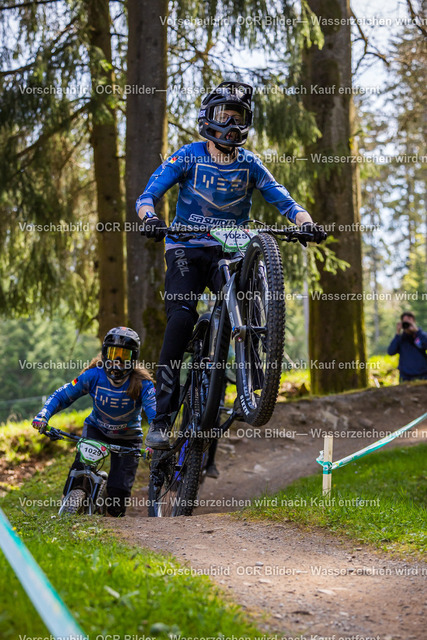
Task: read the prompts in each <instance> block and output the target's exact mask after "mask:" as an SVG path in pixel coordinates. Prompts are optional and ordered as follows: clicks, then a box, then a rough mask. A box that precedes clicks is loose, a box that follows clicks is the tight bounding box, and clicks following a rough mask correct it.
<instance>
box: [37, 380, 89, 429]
mask: <svg viewBox="0 0 427 640" xmlns="http://www.w3.org/2000/svg"><path fill="white" fill-rule="evenodd" d="M96 375H97V370H96V369H95V368H93V369H88V370H87V371H85V372H84V373H82V374H80V375H79V376H78V377H77V378H75V379H74V380H73V381H72V382H69V383H68V384H64V386H63V387H60V388H59V389H57V390H56V391H54V392H53V393H52V395H51V396H49V398H48V399H47V400H46V403H45V405H44V407H43V409H42V410H41V411H40V412H39V413H38V414H37V416H36V417H37V418H43V419H44V420H46V421H47V422H48V421H49V420H50V418H51V417H52V416H53V415H54V414H55V413H58V411H61V410H62V409H66V408H67V407H69V406H70V404H73V402H74V401H75V400H77V399H78V398H81V397H82V396H85V395H86V394H87V393H89V391H90V388H91V386H92V382H93V380H94V379H95V378H96Z"/></svg>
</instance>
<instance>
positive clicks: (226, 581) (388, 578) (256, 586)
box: [118, 514, 427, 640]
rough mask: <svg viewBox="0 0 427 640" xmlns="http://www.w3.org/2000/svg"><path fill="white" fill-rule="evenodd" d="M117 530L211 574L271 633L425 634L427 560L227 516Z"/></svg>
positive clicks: (138, 523)
mask: <svg viewBox="0 0 427 640" xmlns="http://www.w3.org/2000/svg"><path fill="white" fill-rule="evenodd" d="M118 526H119V527H120V529H121V530H122V533H123V534H124V536H125V537H127V538H128V539H129V541H132V543H135V542H136V543H139V544H140V545H141V546H143V547H149V548H151V549H154V550H157V551H167V552H170V553H172V554H173V555H174V556H175V557H176V558H178V559H179V560H180V561H182V562H184V563H185V564H186V565H187V566H188V567H189V570H190V567H191V568H192V569H193V570H194V571H196V572H204V573H207V574H208V575H210V576H211V577H212V579H213V580H215V581H216V582H217V583H218V584H219V585H220V586H221V587H222V588H223V589H225V590H227V591H228V592H229V593H230V594H231V595H232V597H233V600H234V601H236V602H238V603H239V604H240V605H241V606H242V607H244V608H245V609H246V610H248V612H250V613H251V614H252V615H254V616H255V617H256V619H257V622H258V624H259V625H260V626H261V628H262V629H263V631H264V632H265V633H269V634H271V635H272V634H274V633H278V634H281V635H289V634H290V635H291V636H294V635H295V634H296V633H297V632H298V633H302V634H304V635H305V636H306V637H308V638H310V636H312V637H311V639H310V640H314V637H315V636H316V634H319V635H320V636H322V637H323V636H326V637H328V638H330V637H331V636H333V635H334V634H336V638H335V640H338V638H339V637H343V636H344V637H349V636H350V637H351V636H353V637H354V638H353V640H356V636H357V640H365V638H369V637H373V636H377V637H379V638H381V639H384V640H386V639H387V640H391V638H393V639H395V638H396V639H397V638H402V639H405V640H411V639H414V640H415V639H416V640H422V639H423V638H425V637H426V635H425V615H426V614H427V605H426V597H425V586H426V585H425V582H426V576H427V565H426V564H412V563H405V562H397V561H393V560H390V558H387V557H385V556H383V555H380V554H377V553H373V552H372V551H370V550H369V549H365V548H361V547H360V546H356V545H352V544H351V543H349V542H348V541H342V540H337V538H336V537H333V536H332V535H330V534H328V533H324V532H320V531H319V532H312V531H311V532H306V531H303V530H300V529H299V528H298V527H296V526H295V525H293V524H291V523H283V524H276V523H265V524H264V523H252V522H251V523H249V522H244V521H236V520H235V518H233V517H232V516H230V515H228V514H210V515H202V516H193V517H192V518H176V519H173V521H172V520H170V519H168V518H165V519H164V520H163V519H161V518H159V519H154V518H147V519H144V521H142V520H140V519H138V520H137V519H134V520H133V522H132V520H131V519H130V518H129V519H127V520H126V519H125V520H123V521H122V522H120V523H119V525H118ZM313 574H320V575H313ZM203 632H204V633H203V634H202V633H201V634H200V635H211V634H212V632H213V630H212V629H210V630H209V629H204V630H203Z"/></svg>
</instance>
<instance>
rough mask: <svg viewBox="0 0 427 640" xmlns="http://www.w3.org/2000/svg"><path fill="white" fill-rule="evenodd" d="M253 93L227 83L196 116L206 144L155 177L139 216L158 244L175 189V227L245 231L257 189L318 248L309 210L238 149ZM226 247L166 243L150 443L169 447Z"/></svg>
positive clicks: (180, 154) (201, 240)
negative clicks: (183, 372)
mask: <svg viewBox="0 0 427 640" xmlns="http://www.w3.org/2000/svg"><path fill="white" fill-rule="evenodd" d="M251 99H252V87H250V86H249V85H247V84H243V83H239V82H223V83H221V84H220V85H219V86H218V87H217V88H216V89H215V90H214V91H213V92H212V93H210V94H209V95H207V96H206V97H205V98H204V99H203V101H202V105H201V109H200V112H199V118H198V122H199V133H200V134H201V136H203V137H204V138H206V139H207V142H193V143H191V144H188V145H185V146H183V147H181V149H179V150H178V151H177V152H176V153H174V154H173V155H172V156H170V157H169V158H168V159H167V160H166V161H165V162H164V163H163V164H162V165H161V166H160V167H159V168H158V169H157V170H156V171H155V172H154V173H153V175H152V176H151V178H150V180H149V182H148V184H147V186H146V188H145V190H144V192H143V194H142V195H141V196H140V197H139V198H138V200H137V202H136V210H137V212H138V216H139V218H140V219H141V220H142V221H143V229H144V231H143V233H145V235H146V236H147V237H149V238H154V239H155V240H156V241H161V240H163V238H164V237H165V229H166V228H167V225H166V224H165V222H164V221H163V220H161V219H160V218H158V216H157V215H156V213H155V210H154V207H155V205H156V204H157V203H158V201H159V200H160V198H161V197H162V196H163V195H164V194H165V193H166V191H167V190H168V189H170V187H172V186H173V185H174V184H176V183H178V184H179V196H178V201H177V206H176V215H175V219H174V221H173V224H177V223H182V224H184V225H185V226H193V227H196V228H197V227H199V228H200V227H202V228H203V225H217V226H220V225H225V226H231V225H241V224H244V223H245V222H246V221H247V220H248V219H249V214H250V208H251V204H252V193H253V191H254V189H258V190H259V191H260V192H261V193H262V195H263V197H264V198H265V200H266V201H267V202H269V203H271V204H274V205H275V206H276V207H277V208H278V210H279V212H280V213H281V214H282V215H284V216H286V217H287V218H288V220H290V221H291V222H292V223H296V224H297V225H300V226H302V227H303V229H304V230H305V231H307V232H310V233H312V234H313V239H314V241H315V242H321V241H322V240H323V239H324V238H325V237H326V234H325V232H324V230H323V229H322V227H319V226H318V225H316V224H314V223H313V221H312V219H311V216H310V214H309V213H307V211H306V210H305V209H304V208H303V207H302V206H300V205H299V204H297V203H296V202H295V200H293V199H292V198H291V196H290V195H289V192H288V191H287V190H286V189H285V187H284V186H283V185H281V184H279V183H278V182H276V180H275V179H274V177H273V176H272V175H271V173H270V172H269V171H268V169H267V168H266V167H265V166H264V165H263V164H262V162H261V161H260V160H259V158H258V157H257V156H256V155H255V154H254V153H252V152H251V151H248V150H246V149H243V148H241V147H242V146H243V145H244V144H245V142H246V139H247V136H248V131H249V128H250V125H251V123H252V109H251ZM221 257H222V248H221V245H220V244H219V243H218V242H217V241H216V240H214V239H213V238H209V237H208V236H207V235H206V236H202V237H198V238H197V239H196V240H190V241H186V242H179V243H177V242H172V241H171V240H170V239H166V264H167V271H166V280H165V304H166V314H167V320H168V322H167V326H166V331H165V337H164V341H163V347H162V350H161V354H160V358H159V364H158V371H157V385H156V403H157V413H156V417H155V419H154V421H153V423H152V425H151V426H150V429H149V432H148V434H147V438H146V444H147V445H148V446H150V447H152V448H155V449H167V448H168V446H169V439H168V432H169V428H170V418H171V414H172V412H173V411H175V410H176V409H177V402H178V395H179V368H180V362H181V359H182V357H183V354H184V351H185V348H186V346H187V343H188V341H189V339H190V337H191V333H192V330H193V327H194V324H195V322H196V320H197V317H198V314H197V310H196V306H197V296H200V295H201V294H202V293H203V291H204V290H205V288H206V286H208V287H209V288H210V289H211V291H213V292H214V293H217V292H218V291H219V290H220V287H221V276H220V273H219V270H218V261H219V260H220V259H221Z"/></svg>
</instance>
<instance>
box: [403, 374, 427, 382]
mask: <svg viewBox="0 0 427 640" xmlns="http://www.w3.org/2000/svg"><path fill="white" fill-rule="evenodd" d="M409 380H427V373H418V374H417V373H416V374H414V375H411V376H409V375H407V374H405V373H401V374H400V377H399V381H400V382H408V381H409Z"/></svg>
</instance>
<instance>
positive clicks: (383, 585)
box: [111, 384, 427, 640]
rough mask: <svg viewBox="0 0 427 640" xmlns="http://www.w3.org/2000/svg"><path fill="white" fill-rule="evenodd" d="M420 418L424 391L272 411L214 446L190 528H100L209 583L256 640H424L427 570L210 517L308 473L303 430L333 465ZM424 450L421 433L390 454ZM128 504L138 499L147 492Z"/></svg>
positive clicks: (289, 530) (137, 516)
mask: <svg viewBox="0 0 427 640" xmlns="http://www.w3.org/2000/svg"><path fill="white" fill-rule="evenodd" d="M425 407H427V384H417V385H410V386H406V385H405V386H401V387H400V386H399V387H393V388H390V387H389V388H385V389H372V390H368V391H364V392H360V393H354V394H346V395H341V396H328V397H325V398H318V399H314V400H311V401H308V400H301V401H299V402H297V403H295V402H294V403H282V404H279V405H277V407H276V411H275V413H274V416H273V418H272V420H271V421H270V423H269V424H268V425H267V426H266V427H265V428H264V429H262V430H261V431H260V432H254V431H253V429H252V428H251V427H249V426H248V425H244V424H237V425H236V427H235V428H234V431H233V433H232V434H231V436H230V437H229V438H228V439H227V438H226V439H224V441H223V442H222V443H221V446H220V447H219V452H218V457H217V462H218V467H219V468H220V470H221V476H220V479H219V480H209V479H208V480H207V481H206V482H205V483H204V485H203V487H202V490H201V492H200V499H201V501H202V502H203V500H205V501H213V502H214V504H212V503H210V502H207V503H205V505H204V506H202V507H199V508H198V509H197V510H196V511H195V515H194V516H193V517H192V518H176V519H164V520H163V519H154V518H153V519H151V518H150V519H149V518H147V519H145V518H144V520H141V515H145V514H144V512H143V511H141V509H132V510H131V511H130V513H129V515H130V517H129V518H126V519H125V520H123V521H121V522H114V523H111V525H112V526H114V527H117V528H119V529H120V530H121V533H122V534H124V536H125V537H126V538H128V539H129V540H130V541H132V542H135V541H136V542H138V543H139V544H140V545H141V546H144V547H149V548H152V549H154V550H158V551H160V550H161V551H166V552H170V553H172V554H173V555H175V556H176V557H177V558H178V559H179V560H181V561H183V562H184V563H185V564H186V565H187V566H188V570H189V571H190V570H191V569H192V570H194V571H196V572H204V573H208V574H209V575H210V576H211V577H212V579H213V580H215V581H216V582H217V583H218V584H219V585H220V586H221V587H223V588H224V589H225V590H227V591H229V593H230V594H231V595H232V597H233V599H234V600H235V601H236V602H238V603H239V604H241V605H242V606H243V607H244V608H245V609H247V610H249V611H250V612H251V613H252V614H254V615H255V616H256V617H257V621H258V623H259V624H260V625H261V627H262V629H263V630H264V631H265V632H266V633H270V634H272V633H279V634H280V633H281V634H282V635H289V634H290V635H291V636H293V635H295V634H296V633H302V634H304V635H305V636H306V637H308V638H310V636H312V637H311V638H310V640H315V638H316V634H319V635H320V636H326V637H328V638H331V639H332V636H333V635H334V634H336V638H335V640H338V638H340V637H345V638H348V637H352V636H353V640H356V636H357V635H358V636H359V637H358V638H357V640H365V639H366V638H368V637H372V636H375V637H377V638H381V639H384V640H392V639H393V640H394V639H400V638H402V639H405V640H421V639H424V638H425V637H426V633H425V620H424V615H425V613H427V610H426V609H427V604H426V595H425V594H426V591H425V587H426V576H427V565H426V564H422V563H414V562H413V561H408V562H403V561H395V560H392V559H390V557H388V556H385V555H384V554H380V553H377V552H375V551H372V550H371V549H370V548H368V547H365V546H361V545H358V544H356V543H352V542H350V541H347V540H343V539H340V538H337V537H336V536H332V535H331V534H329V533H327V532H324V531H320V530H319V531H315V532H312V531H310V532H308V531H305V530H303V529H300V528H298V527H297V526H296V525H295V524H293V523H290V522H283V523H280V524H277V523H252V522H250V523H249V522H245V521H241V520H240V521H238V520H236V519H235V518H233V517H232V516H230V515H227V514H226V513H221V512H226V511H232V510H236V509H238V508H239V507H240V506H241V505H242V504H244V502H245V500H249V499H250V498H253V497H256V496H259V495H261V494H262V493H263V492H264V491H265V490H268V491H269V492H272V491H275V490H277V489H279V488H283V487H285V486H286V485H287V484H288V483H290V482H291V481H293V480H294V479H295V478H298V477H301V476H304V475H309V474H311V473H313V472H314V471H316V470H318V468H319V467H318V465H317V463H316V462H315V458H316V456H317V455H318V453H319V450H320V449H322V448H323V436H322V435H320V434H317V433H316V432H315V431H313V430H315V429H320V430H321V431H324V430H326V431H329V430H333V431H334V432H335V443H334V447H335V450H334V459H337V458H339V457H342V456H344V455H346V454H348V453H351V452H353V451H356V450H358V449H360V448H361V447H363V446H365V445H366V444H369V443H370V442H372V441H374V440H377V439H378V438H380V437H382V436H383V435H385V432H389V431H394V430H395V429H397V428H398V427H400V426H403V425H404V424H406V423H407V422H409V421H410V420H413V419H415V418H416V417H418V416H420V415H421V414H422V413H424V412H425V410H426V409H425ZM353 436H356V437H353ZM425 439H427V423H423V424H422V425H420V428H419V429H418V431H410V432H409V435H408V436H407V437H405V438H400V439H398V440H396V441H394V446H402V445H405V446H406V445H412V444H416V443H417V442H420V440H425ZM387 446H388V447H389V446H392V445H387ZM336 479H337V482H338V483H339V471H338V472H337V474H336ZM320 482H321V480H320V476H319V484H320ZM138 494H139V497H144V496H145V495H146V489H145V488H143V489H141V490H140V491H139V492H138ZM423 614H424V615H423ZM209 631H212V630H208V629H207V630H204V634H205V635H209Z"/></svg>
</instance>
